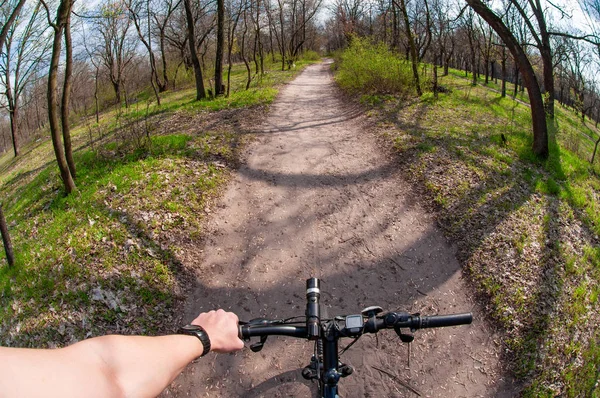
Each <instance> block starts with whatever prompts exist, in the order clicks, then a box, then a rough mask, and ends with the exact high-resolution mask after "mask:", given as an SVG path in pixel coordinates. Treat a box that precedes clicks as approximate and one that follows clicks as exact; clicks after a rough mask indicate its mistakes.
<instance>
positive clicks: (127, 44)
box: [94, 0, 136, 106]
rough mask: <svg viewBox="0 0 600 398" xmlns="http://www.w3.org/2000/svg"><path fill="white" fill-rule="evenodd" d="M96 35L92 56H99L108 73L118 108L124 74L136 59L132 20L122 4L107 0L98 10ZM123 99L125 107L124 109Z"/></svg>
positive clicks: (121, 98)
mask: <svg viewBox="0 0 600 398" xmlns="http://www.w3.org/2000/svg"><path fill="white" fill-rule="evenodd" d="M94 28H95V31H96V32H97V33H98V34H99V38H98V40H96V42H97V45H96V48H95V49H94V52H96V53H98V54H99V55H100V57H101V59H102V63H103V64H104V66H105V67H106V69H107V71H108V77H109V79H110V82H111V84H112V86H113V90H114V92H115V99H116V102H117V104H121V103H122V100H123V91H124V85H125V76H126V70H127V67H128V66H129V64H130V63H131V61H132V60H133V57H134V55H135V45H136V43H135V40H134V39H133V38H132V37H131V31H130V28H131V20H130V19H129V17H128V15H127V10H126V8H125V7H124V4H123V3H122V2H120V1H118V0H109V1H108V2H107V3H105V4H103V5H101V6H100V8H99V11H98V17H97V18H95V19H94ZM127 105H128V103H127V98H125V106H127Z"/></svg>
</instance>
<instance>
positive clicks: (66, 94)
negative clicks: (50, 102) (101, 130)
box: [60, 0, 77, 178]
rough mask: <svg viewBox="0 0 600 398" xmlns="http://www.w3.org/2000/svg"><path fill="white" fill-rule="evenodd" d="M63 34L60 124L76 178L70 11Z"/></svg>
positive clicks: (68, 158)
mask: <svg viewBox="0 0 600 398" xmlns="http://www.w3.org/2000/svg"><path fill="white" fill-rule="evenodd" d="M69 1H70V0H69ZM64 36H65V52H66V56H65V80H64V84H63V93H62V103H61V109H60V111H61V124H62V135H63V142H64V144H65V157H66V159H67V165H68V166H69V171H70V172H71V177H73V178H77V173H76V169H75V161H74V160H73V148H72V145H71V130H70V127H69V108H70V105H71V83H72V80H73V45H72V43H71V13H70V12H69V14H68V15H67V22H66V24H65V28H64Z"/></svg>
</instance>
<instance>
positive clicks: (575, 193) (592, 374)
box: [362, 71, 600, 397]
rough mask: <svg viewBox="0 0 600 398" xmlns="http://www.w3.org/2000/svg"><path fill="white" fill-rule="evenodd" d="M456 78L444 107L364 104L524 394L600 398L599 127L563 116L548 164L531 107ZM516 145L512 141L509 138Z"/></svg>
mask: <svg viewBox="0 0 600 398" xmlns="http://www.w3.org/2000/svg"><path fill="white" fill-rule="evenodd" d="M463 76H464V72H460V71H451V73H450V74H449V76H445V77H442V78H441V79H440V84H441V85H443V86H444V87H445V88H446V90H445V91H446V92H445V93H440V94H439V99H435V98H434V97H433V94H432V93H431V92H430V93H426V94H425V95H424V96H423V97H422V98H419V99H415V98H412V97H408V98H407V97H405V96H404V97H400V98H397V97H394V96H389V95H387V96H386V95H383V96H382V95H379V94H372V95H364V96H363V97H362V100H363V103H365V104H369V105H367V107H368V108H369V109H370V110H369V111H368V112H369V114H370V115H371V117H372V119H373V120H374V123H376V125H377V129H378V131H379V132H380V134H381V136H382V137H383V139H384V141H385V142H386V145H387V146H388V147H390V148H392V149H393V151H394V152H395V153H396V157H397V160H398V162H399V166H400V167H401V168H403V169H404V170H405V171H406V173H405V175H406V177H407V178H409V179H410V180H411V181H412V182H413V184H414V187H415V189H417V190H418V191H419V192H421V193H422V194H424V195H426V197H428V198H429V200H430V202H431V203H432V206H433V207H432V209H433V211H435V212H436V213H437V214H438V224H439V225H440V227H441V228H443V229H444V230H445V232H446V234H447V236H448V237H449V238H450V239H451V240H452V241H453V242H454V243H455V244H456V245H457V247H458V256H459V259H460V261H461V262H462V264H463V267H464V271H465V273H466V275H467V276H468V279H469V280H470V282H471V284H472V287H473V288H474V289H476V291H478V292H479V295H480V298H481V300H482V302H483V303H485V305H486V307H487V308H488V310H489V313H490V318H491V320H492V321H493V322H494V323H495V324H496V325H497V326H498V327H499V328H501V330H504V332H505V338H504V347H505V353H506V355H505V359H506V360H507V361H508V362H509V363H510V364H511V368H512V370H513V372H514V373H515V374H516V375H517V376H518V377H519V378H520V379H522V380H523V381H524V382H525V383H526V386H527V387H526V389H525V391H524V394H525V395H526V396H556V395H564V396H573V397H574V396H594V394H597V388H598V386H597V380H598V369H599V368H600V345H599V343H600V330H599V329H598V325H600V308H599V305H598V295H599V293H600V289H599V287H598V286H600V249H599V247H600V240H599V238H598V235H599V234H600V215H599V212H598V203H599V202H598V201H599V198H600V197H599V192H600V178H599V177H598V173H599V171H600V166H599V164H598V162H596V164H595V165H593V166H592V165H590V164H589V161H588V159H589V158H590V157H591V153H592V152H591V150H592V149H593V141H591V140H590V138H589V136H590V135H592V134H597V132H596V130H595V129H594V128H593V126H589V125H587V124H586V125H582V124H581V122H580V119H579V118H578V117H577V116H576V115H574V114H573V113H572V112H571V111H570V110H568V109H565V108H563V107H558V112H557V117H556V119H555V121H554V122H553V123H551V136H550V139H551V142H550V146H551V154H550V158H549V159H548V160H547V161H541V160H538V159H537V158H536V157H535V156H533V155H532V154H531V150H530V147H531V140H532V138H531V134H530V126H531V118H530V113H529V109H528V107H527V106H526V104H524V103H523V102H520V101H514V100H513V99H511V98H510V97H507V98H501V97H500V94H499V93H498V92H497V91H495V90H494V87H493V85H490V86H492V87H483V86H481V85H478V86H472V85H471V84H470V80H466V79H464V78H463ZM502 136H503V137H504V138H505V139H506V142H504V140H503V139H502Z"/></svg>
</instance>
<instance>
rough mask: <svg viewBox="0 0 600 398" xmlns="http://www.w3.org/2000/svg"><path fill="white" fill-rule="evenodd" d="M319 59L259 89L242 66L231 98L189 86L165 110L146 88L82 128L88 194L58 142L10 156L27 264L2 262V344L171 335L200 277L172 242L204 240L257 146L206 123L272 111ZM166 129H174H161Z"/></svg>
mask: <svg viewBox="0 0 600 398" xmlns="http://www.w3.org/2000/svg"><path fill="white" fill-rule="evenodd" d="M313 58H314V55H313ZM308 62H312V61H299V62H297V63H296V68H294V69H292V70H285V71H281V70H279V64H271V63H267V65H266V70H267V72H268V73H267V74H265V75H264V76H263V77H262V78H258V77H256V76H255V77H254V78H253V82H252V84H251V88H250V89H249V90H245V78H246V73H245V68H244V67H243V65H241V66H240V65H236V66H235V67H234V69H233V73H232V78H231V87H232V91H231V93H230V96H229V97H225V96H222V97H218V98H216V99H206V100H203V101H195V100H194V98H195V90H194V89H193V88H189V87H182V88H181V89H179V90H177V91H167V92H165V93H163V94H161V106H160V107H158V106H157V104H156V102H155V101H153V97H152V95H150V94H151V92H150V91H148V90H146V92H142V93H138V95H137V97H138V99H139V101H138V102H137V103H136V104H133V105H131V106H130V107H129V108H128V109H125V108H118V109H116V108H112V109H109V110H107V111H105V112H104V113H103V114H102V115H101V117H100V121H99V123H95V120H94V121H93V122H89V121H88V122H85V121H84V122H82V123H81V124H79V125H75V126H73V128H72V138H73V142H74V147H75V148H77V149H76V151H75V153H74V155H75V162H76V165H77V179H76V184H77V188H78V189H77V192H76V193H73V194H71V195H69V196H65V194H64V190H63V187H62V184H61V182H60V179H59V176H58V173H57V167H56V163H55V160H54V154H53V150H52V145H51V142H50V140H49V135H46V136H45V137H44V138H43V139H40V140H38V141H35V142H31V143H29V144H27V145H26V146H24V147H23V150H22V153H23V154H22V155H21V156H20V157H19V158H16V159H13V158H12V157H11V156H10V154H7V155H5V156H3V157H2V158H0V195H1V196H2V198H3V202H2V204H3V209H4V212H5V215H6V218H7V220H8V223H9V229H10V232H11V237H12V240H13V246H14V251H15V255H16V265H15V266H14V267H11V268H9V267H8V266H7V265H6V261H5V259H4V258H2V260H1V262H0V344H3V345H11V346H32V347H54V346H60V345H65V344H68V343H69V342H71V341H72V340H80V339H83V338H85V337H86V336H89V335H96V334H106V333H110V332H114V331H117V329H116V328H118V327H119V325H121V327H123V325H125V327H126V330H127V332H128V333H139V334H152V333H159V332H164V331H166V330H168V329H170V328H171V327H172V325H165V324H164V320H165V319H170V317H171V316H172V312H173V309H174V308H175V306H177V305H178V302H179V301H180V300H181V298H180V297H178V295H177V294H176V292H177V291H181V289H182V288H183V287H184V285H185V283H188V282H186V281H189V280H191V279H190V278H191V274H190V273H191V271H190V270H186V269H185V268H184V267H182V266H181V264H180V261H179V259H178V258H179V255H180V250H181V249H180V248H179V247H178V245H177V244H174V243H173V242H177V239H170V238H169V237H170V236H175V237H176V236H186V237H187V238H186V239H192V240H195V241H199V239H200V238H201V237H202V234H203V229H202V220H203V216H202V215H203V214H204V211H205V208H206V206H207V205H208V203H209V201H210V200H211V198H213V197H214V196H215V195H217V194H218V192H219V189H220V187H222V186H223V183H224V182H225V181H226V179H227V176H228V174H229V170H230V169H231V168H232V167H234V165H235V164H237V162H238V153H239V151H240V148H241V147H242V146H243V144H244V142H245V140H246V139H245V138H244V136H242V135H240V134H238V133H239V132H236V131H233V130H232V127H231V126H230V125H228V124H226V123H225V124H223V125H222V126H221V127H217V128H216V131H203V130H202V129H201V127H199V126H198V125H197V121H199V120H202V118H204V117H207V118H208V117H211V116H210V114H211V113H212V112H218V111H221V110H224V109H236V108H249V107H257V106H265V105H268V104H270V103H271V102H272V101H273V100H274V98H275V97H276V95H277V92H278V87H279V86H280V85H281V84H282V83H285V82H287V81H289V80H290V79H291V78H293V77H294V76H295V75H297V74H298V72H299V71H301V70H302V66H304V65H306V64H307V63H308ZM146 101H147V102H146ZM162 120H168V122H167V123H166V126H167V127H171V125H170V124H171V123H173V124H174V126H175V128H171V130H170V131H171V132H169V133H165V132H164V131H162V130H160V129H159V128H158V126H159V125H160V124H159V122H161V121H162ZM146 129H148V130H149V133H150V135H149V137H150V139H149V140H148V137H147V136H146V133H145V131H146ZM90 134H91V138H92V139H93V142H90ZM100 293H101V294H100ZM114 298H116V299H114ZM115 300H116V301H115ZM120 330H121V331H122V329H120Z"/></svg>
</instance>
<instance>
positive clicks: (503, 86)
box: [500, 50, 506, 98]
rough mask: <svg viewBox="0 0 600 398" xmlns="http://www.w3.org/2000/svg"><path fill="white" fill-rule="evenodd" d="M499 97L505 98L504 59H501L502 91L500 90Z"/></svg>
mask: <svg viewBox="0 0 600 398" xmlns="http://www.w3.org/2000/svg"><path fill="white" fill-rule="evenodd" d="M503 51H504V50H503ZM500 95H501V96H502V98H504V97H506V58H505V57H502V89H501V94H500Z"/></svg>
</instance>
